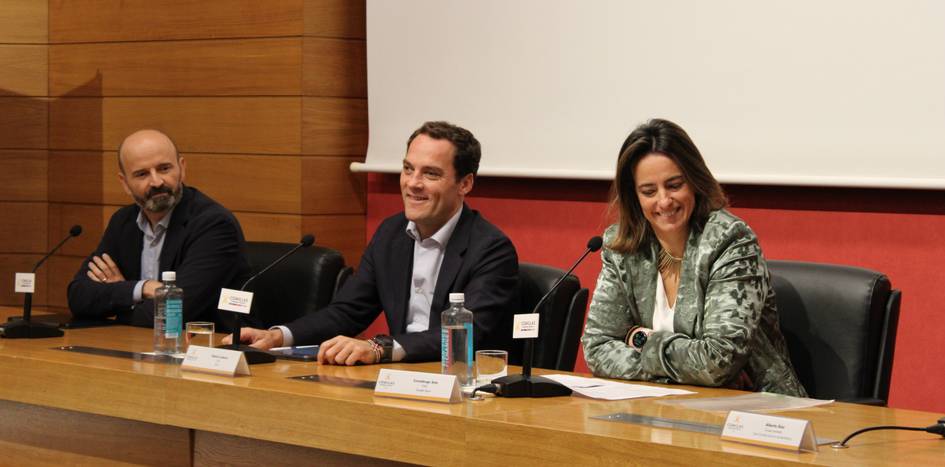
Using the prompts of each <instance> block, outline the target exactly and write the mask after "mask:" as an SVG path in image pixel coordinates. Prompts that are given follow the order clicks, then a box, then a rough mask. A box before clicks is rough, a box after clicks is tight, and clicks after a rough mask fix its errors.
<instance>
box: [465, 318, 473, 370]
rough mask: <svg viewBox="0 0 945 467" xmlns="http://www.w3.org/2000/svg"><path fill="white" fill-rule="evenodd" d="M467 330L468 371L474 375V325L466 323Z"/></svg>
mask: <svg viewBox="0 0 945 467" xmlns="http://www.w3.org/2000/svg"><path fill="white" fill-rule="evenodd" d="M463 326H464V327H465V328H466V371H467V372H468V373H470V374H472V367H473V323H465V324H463Z"/></svg>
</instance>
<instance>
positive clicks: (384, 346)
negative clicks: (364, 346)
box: [371, 334, 394, 363]
mask: <svg viewBox="0 0 945 467" xmlns="http://www.w3.org/2000/svg"><path fill="white" fill-rule="evenodd" d="M371 342H373V343H375V344H377V345H378V346H379V347H380V348H381V350H382V352H381V358H380V361H379V362H378V363H390V362H391V359H392V357H391V356H392V355H393V353H394V338H393V337H391V336H388V335H386V334H378V335H376V336H374V337H372V338H371Z"/></svg>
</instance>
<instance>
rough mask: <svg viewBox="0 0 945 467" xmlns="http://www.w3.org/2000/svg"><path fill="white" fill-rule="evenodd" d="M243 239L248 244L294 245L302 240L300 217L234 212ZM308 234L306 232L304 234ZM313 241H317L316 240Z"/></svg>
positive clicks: (296, 215) (294, 215) (295, 215)
mask: <svg viewBox="0 0 945 467" xmlns="http://www.w3.org/2000/svg"><path fill="white" fill-rule="evenodd" d="M233 214H235V215H236V219H237V220H239V222H240V227H242V228H243V237H245V238H246V241H250V242H285V243H296V242H298V241H299V239H300V238H302V232H303V231H302V216H300V215H298V214H267V213H259V212H240V211H236V212H234V213H233ZM305 233H308V232H305ZM315 241H318V239H317V238H316V239H315Z"/></svg>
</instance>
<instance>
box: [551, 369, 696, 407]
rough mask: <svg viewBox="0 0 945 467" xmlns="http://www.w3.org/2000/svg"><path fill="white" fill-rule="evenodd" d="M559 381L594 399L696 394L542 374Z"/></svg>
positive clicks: (578, 377) (673, 389)
mask: <svg viewBox="0 0 945 467" xmlns="http://www.w3.org/2000/svg"><path fill="white" fill-rule="evenodd" d="M542 376H544V377H545V378H548V379H551V380H554V381H557V382H559V383H561V384H563V385H565V386H567V387H568V388H570V389H571V390H572V391H574V392H575V393H577V394H580V395H582V396H585V397H590V398H593V399H604V400H610V401H614V400H621V399H634V398H637V397H663V396H677V395H683V394H695V392H692V391H687V390H685V389H675V388H664V387H657V386H644V385H642V384H632V383H621V382H618V381H610V380H606V379H599V378H585V377H582V376H573V375H542Z"/></svg>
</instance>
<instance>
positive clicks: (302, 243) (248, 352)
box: [219, 234, 315, 365]
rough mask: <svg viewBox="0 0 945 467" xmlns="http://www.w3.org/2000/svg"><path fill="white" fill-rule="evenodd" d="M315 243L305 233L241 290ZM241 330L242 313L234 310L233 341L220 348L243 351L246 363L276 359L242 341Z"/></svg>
mask: <svg viewBox="0 0 945 467" xmlns="http://www.w3.org/2000/svg"><path fill="white" fill-rule="evenodd" d="M313 243H315V236H314V235H312V234H305V235H304V236H303V237H302V239H301V240H299V243H298V244H297V245H295V246H294V247H292V248H291V249H290V250H289V251H287V252H285V253H284V254H283V255H282V256H280V257H278V258H276V259H275V260H274V261H273V262H271V263H269V264H268V265H267V266H266V267H264V268H262V269H260V270H259V272H257V273H256V274H253V276H252V277H250V278H249V279H246V282H243V285H242V287H240V291H244V290H246V287H247V286H249V284H250V283H251V282H253V281H254V280H256V278H258V277H259V276H261V275H263V274H265V273H266V271H268V270H270V269H272V268H274V267H276V266H278V265H279V264H280V263H282V262H283V261H285V260H286V258H288V257H289V256H292V255H293V254H294V253H295V252H296V251H299V250H300V249H302V248H308V247H310V246H312V244H313ZM240 332H241V324H240V313H236V312H234V313H233V343H232V344H230V345H221V346H220V347H219V348H221V349H227V350H237V351H240V352H243V354H244V355H245V356H246V363H248V364H250V365H255V364H257V363H272V362H274V361H276V357H274V356H273V355H272V354H270V353H269V352H265V351H262V350H259V349H257V348H255V347H250V346H248V345H246V344H243V343H242V342H240V337H241V336H240Z"/></svg>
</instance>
